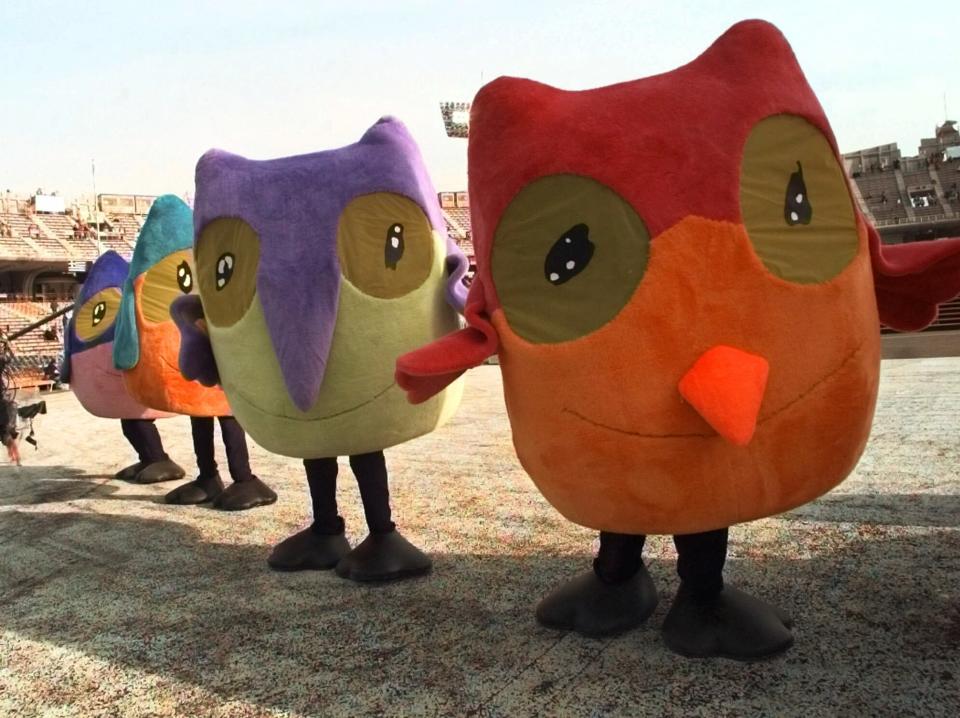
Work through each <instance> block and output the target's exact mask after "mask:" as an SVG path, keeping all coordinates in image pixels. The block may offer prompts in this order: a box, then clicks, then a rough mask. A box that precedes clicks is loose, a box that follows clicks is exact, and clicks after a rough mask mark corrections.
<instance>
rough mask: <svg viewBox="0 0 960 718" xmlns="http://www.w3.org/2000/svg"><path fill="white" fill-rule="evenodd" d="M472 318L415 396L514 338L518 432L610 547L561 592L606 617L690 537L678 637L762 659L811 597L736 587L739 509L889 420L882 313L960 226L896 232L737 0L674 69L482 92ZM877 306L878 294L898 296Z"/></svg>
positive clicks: (938, 266)
mask: <svg viewBox="0 0 960 718" xmlns="http://www.w3.org/2000/svg"><path fill="white" fill-rule="evenodd" d="M469 177H470V195H471V197H470V199H471V212H472V218H473V221H472V224H473V230H474V243H475V247H476V250H477V266H478V270H477V271H478V276H477V278H476V280H475V281H474V284H473V285H472V286H471V289H470V295H469V297H468V301H467V307H466V317H467V321H468V323H469V325H470V326H469V328H467V329H465V330H463V331H461V332H458V333H455V334H453V335H451V336H449V337H446V338H444V339H441V340H440V341H438V342H436V343H435V344H434V345H432V346H429V347H426V348H424V349H422V350H419V351H417V352H414V353H411V354H409V355H406V356H404V357H401V359H400V360H399V362H398V376H397V378H398V382H399V383H400V384H401V386H404V387H405V388H407V389H408V391H409V394H410V397H411V400H413V401H419V400H423V399H424V398H426V397H428V396H430V395H431V394H432V393H433V392H434V391H436V390H437V389H438V388H440V387H442V386H444V385H445V383H446V382H447V381H449V380H450V379H452V378H453V377H456V376H459V374H460V373H461V372H462V371H463V370H464V369H465V368H467V367H469V366H473V365H476V364H478V363H480V362H481V361H482V360H483V359H484V358H485V357H486V356H488V355H490V354H492V353H494V352H497V353H498V354H499V357H500V365H501V369H502V372H503V384H504V394H505V398H506V404H507V410H508V413H509V417H510V422H511V427H512V430H513V438H514V443H515V446H516V450H517V454H518V456H519V458H520V461H521V463H522V464H523V466H524V468H525V469H526V470H527V472H528V473H529V474H530V476H531V477H532V479H533V480H534V482H535V483H536V484H537V486H538V488H539V489H540V490H541V491H542V492H543V494H544V495H545V496H546V498H547V499H548V500H549V501H550V502H551V503H552V504H553V505H554V506H555V507H556V508H557V509H558V510H559V511H561V512H562V513H563V514H564V515H565V516H566V517H568V518H569V519H571V520H572V521H576V522H578V523H581V524H583V525H585V526H589V527H592V528H595V529H599V530H600V531H601V532H602V534H601V549H600V554H599V555H598V557H597V561H596V562H595V571H594V572H593V573H591V574H587V575H585V576H581V577H579V578H577V579H575V580H574V581H572V582H571V583H569V584H567V585H566V586H564V587H561V588H560V589H559V590H558V591H556V592H555V593H554V594H553V595H551V596H549V597H548V598H547V599H546V600H545V601H544V602H543V603H541V605H540V607H539V608H538V618H539V619H540V620H541V621H542V622H544V623H546V624H548V625H555V626H562V627H568V628H574V629H577V630H580V631H582V632H584V633H593V634H602V633H613V632H617V631H619V630H624V629H625V628H629V627H631V626H633V625H636V624H637V623H639V622H640V621H642V620H644V619H645V618H646V617H647V616H648V615H649V613H650V612H651V611H652V610H653V607H654V605H655V603H656V592H655V589H654V588H653V585H652V582H651V581H650V579H649V576H648V575H647V574H646V572H645V570H644V569H643V565H642V562H641V560H640V550H641V548H642V545H643V534H646V533H670V534H674V535H675V542H676V544H677V550H678V555H679V559H678V572H679V574H680V577H681V588H680V591H679V592H678V594H677V599H676V601H675V602H674V605H673V607H672V608H671V611H670V614H669V615H668V617H667V620H666V622H665V625H664V636H665V639H666V641H667V643H668V645H669V646H670V647H671V648H673V649H674V650H676V651H678V652H680V653H684V654H690V655H728V656H732V657H735V658H751V657H757V656H760V655H765V654H769V653H775V652H777V651H780V650H783V649H785V648H787V647H788V646H789V645H790V643H791V641H792V636H791V634H790V631H789V630H788V629H789V621H788V620H787V619H786V617H784V616H783V615H782V614H781V613H780V612H779V611H777V610H776V609H775V608H773V607H771V606H768V605H766V604H764V603H762V602H760V601H758V600H757V599H754V598H751V597H750V596H747V595H746V594H744V593H741V592H739V591H737V590H736V589H735V588H733V587H731V586H724V584H723V580H722V568H723V561H724V558H725V555H726V540H727V529H726V527H728V526H730V525H731V524H734V523H737V522H741V521H749V520H751V519H755V518H759V517H763V516H769V515H771V514H775V513H778V512H781V511H785V510H787V509H790V508H792V507H795V506H798V505H800V504H802V503H804V502H807V501H811V500H812V499H814V498H816V497H817V496H820V495H821V494H823V493H824V492H826V491H828V490H829V489H830V488H832V487H833V486H835V485H836V484H837V483H839V482H840V481H842V480H843V479H844V477H846V476H847V474H848V473H849V472H850V471H851V469H852V468H853V467H854V465H855V463H856V461H857V459H858V458H859V456H860V454H861V452H862V450H863V447H864V445H865V443H866V440H867V436H868V433H869V429H870V424H871V420H872V416H873V409H874V402H875V399H876V394H877V384H878V375H879V356H880V351H879V347H880V339H879V331H878V329H879V319H883V321H884V322H886V323H887V324H889V325H891V326H893V327H897V328H907V329H916V328H920V327H922V326H923V325H924V324H926V323H927V322H929V321H930V320H931V319H932V318H933V317H934V316H935V314H936V305H937V303H939V302H941V301H944V300H946V299H948V298H950V297H952V296H954V295H955V294H956V293H957V292H958V290H960V253H958V251H960V246H958V243H957V242H955V241H951V240H945V241H938V242H934V243H929V244H911V245H903V246H897V247H883V248H881V246H880V244H879V238H878V236H877V234H876V232H875V230H873V228H871V227H870V226H868V225H867V223H866V222H865V220H864V218H863V217H862V216H861V214H860V213H859V211H858V210H857V208H856V206H855V204H854V202H853V200H852V198H851V195H850V192H849V189H848V186H847V180H846V177H845V175H844V172H843V169H842V166H841V164H840V160H839V158H838V153H837V148H836V142H835V140H834V138H833V135H832V133H831V131H830V128H829V125H828V124H827V120H826V117H825V116H824V113H823V110H822V109H821V107H820V105H819V103H818V102H817V99H816V97H815V96H814V94H813V92H812V91H811V89H810V87H809V86H808V85H807V82H806V80H805V78H804V76H803V73H802V72H801V70H800V68H799V66H798V64H797V62H796V59H795V57H794V55H793V53H792V51H791V49H790V47H789V45H788V44H787V42H786V41H785V40H784V38H783V36H782V35H781V34H780V33H779V32H778V31H777V30H776V28H774V27H773V26H771V25H769V24H767V23H764V22H760V21H749V22H744V23H740V24H738V25H736V26H734V27H733V28H732V29H730V30H729V31H728V32H727V33H726V34H725V35H724V36H723V37H721V38H720V39H719V40H717V42H716V43H714V45H713V46H712V47H710V48H709V49H708V50H707V51H706V52H705V53H703V55H701V56H700V57H699V58H697V59H696V60H694V61H693V62H691V63H690V64H688V65H686V66H684V67H681V68H679V69H677V70H674V71H672V72H668V73H665V74H662V75H658V76H654V77H650V78H646V79H641V80H637V81H634V82H626V83H622V84H619V85H613V86H610V87H603V88H599V89H594V90H587V91H583V92H568V91H563V90H558V89H555V88H552V87H548V86H546V85H543V84H540V83H537V82H533V81H530V80H522V79H513V78H500V79H498V80H495V81H494V82H492V83H490V84H489V85H487V86H485V87H484V88H482V89H481V90H480V92H479V94H478V95H477V97H476V100H475V102H474V104H473V108H472V117H471V125H470V141H469ZM878 306H879V315H880V316H879V318H878Z"/></svg>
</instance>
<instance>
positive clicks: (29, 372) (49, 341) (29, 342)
mask: <svg viewBox="0 0 960 718" xmlns="http://www.w3.org/2000/svg"><path fill="white" fill-rule="evenodd" d="M50 313H51V308H50V305H49V304H48V303H47V302H27V301H14V302H0V331H2V332H3V334H4V336H7V335H10V334H13V333H15V332H17V331H20V330H21V329H23V328H25V327H27V326H29V325H30V324H33V323H34V322H36V321H37V320H38V319H41V318H43V317H45V316H47V315H48V314H50ZM45 329H46V330H48V331H50V332H52V333H53V334H52V335H51V334H48V333H45V332H44V330H45ZM48 337H51V338H48ZM10 347H11V349H12V350H13V354H14V358H13V359H12V361H11V369H12V370H13V379H14V385H15V386H18V387H21V388H23V387H40V388H43V387H49V386H51V385H52V384H53V380H52V379H50V378H49V377H48V376H46V375H45V374H44V369H45V367H46V366H47V365H48V364H49V363H50V362H51V361H53V362H54V363H55V364H58V363H59V361H60V356H61V355H62V354H63V336H62V325H61V323H60V322H59V321H58V320H53V321H52V322H50V323H49V324H47V325H46V326H45V327H42V328H38V329H34V330H33V331H31V332H28V333H27V334H25V335H23V336H22V337H19V338H18V339H15V340H13V341H12V342H11V343H10Z"/></svg>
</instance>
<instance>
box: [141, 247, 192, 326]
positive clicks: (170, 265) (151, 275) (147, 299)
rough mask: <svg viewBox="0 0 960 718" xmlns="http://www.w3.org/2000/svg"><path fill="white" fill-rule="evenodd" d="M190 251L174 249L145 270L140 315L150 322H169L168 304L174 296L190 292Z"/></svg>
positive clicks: (171, 302)
mask: <svg viewBox="0 0 960 718" xmlns="http://www.w3.org/2000/svg"><path fill="white" fill-rule="evenodd" d="M192 263H193V257H192V253H191V251H190V250H188V249H184V250H181V251H179V252H174V253H173V254H170V255H168V256H166V257H164V258H163V259H161V260H160V261H159V262H157V263H156V264H155V265H153V266H152V267H151V268H150V269H149V270H147V272H146V274H145V276H144V278H143V288H142V289H141V291H140V308H141V311H142V312H143V318H144V319H146V320H147V321H151V322H157V323H159V322H169V321H172V320H171V318H170V305H171V304H173V301H174V300H175V299H176V298H177V297H181V296H183V295H184V294H190V293H191V292H192V291H193V284H194V282H193V267H192V266H191V264H192Z"/></svg>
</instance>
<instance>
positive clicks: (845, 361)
mask: <svg viewBox="0 0 960 718" xmlns="http://www.w3.org/2000/svg"><path fill="white" fill-rule="evenodd" d="M861 349H863V342H861V343H860V344H859V345H858V346H857V348H856V349H854V350H853V351H852V352H850V353H849V354H848V355H847V356H846V357H845V358H844V359H843V361H842V362H840V364H839V365H838V366H837V367H836V368H835V369H834V370H833V371H831V372H829V373H827V374H825V375H824V376H822V377H821V378H820V379H818V380H817V381H816V382H814V383H813V384H812V385H811V386H810V387H809V388H807V390H806V391H803V392H801V393H800V394H798V395H797V396H795V397H794V398H793V399H791V400H790V401H788V402H787V403H786V404H784V405H783V406H781V407H779V408H777V409H774V410H773V411H771V412H770V413H769V414H766V415H763V416H760V417H759V418H758V419H757V426H762V425H763V424H765V423H767V422H768V421H769V420H770V419H773V418H775V417H777V416H779V415H780V414H782V413H783V412H784V411H786V410H787V409H789V408H790V407H792V406H794V405H795V404H797V403H798V402H799V401H802V400H803V399H804V398H805V397H807V396H809V395H810V394H811V393H812V392H813V391H815V390H816V389H817V387H819V386H821V385H822V384H824V383H825V382H827V381H829V380H830V379H831V378H833V377H834V376H835V375H836V374H838V373H839V372H840V371H841V370H842V369H843V368H844V367H845V366H847V364H849V363H850V362H851V361H853V360H854V358H856V356H857V355H858V354H859V353H860V350H861ZM560 413H561V414H570V415H571V416H575V417H576V418H578V419H580V420H581V421H584V422H586V423H588V424H591V425H593V426H596V427H599V428H601V429H606V430H607V431H613V432H616V433H617V434H623V435H624V436H633V437H636V438H640V439H709V438H713V437H716V436H717V433H716V432H703V431H698V432H690V433H675V434H644V433H640V432H639V431H630V430H629V429H622V428H620V427H617V426H610V425H609V424H603V423H601V422H599V421H594V420H593V419H590V418H588V417H586V416H584V415H583V414H581V413H579V412H577V411H574V410H573V409H567V408H564V409H563V410H562V411H561V412H560Z"/></svg>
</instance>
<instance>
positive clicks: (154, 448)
mask: <svg viewBox="0 0 960 718" xmlns="http://www.w3.org/2000/svg"><path fill="white" fill-rule="evenodd" d="M120 428H121V430H122V431H123V435H124V436H125V437H126V438H127V441H129V442H130V445H131V446H132V447H133V448H134V450H135V451H136V452H137V457H138V459H139V461H137V463H135V464H132V465H130V466H128V467H126V468H125V469H121V470H120V471H118V472H117V473H116V474H115V475H114V478H116V479H119V480H121V481H136V482H137V483H139V484H154V483H157V482H158V481H173V480H175V479H182V478H183V475H184V474H185V473H186V472H185V471H184V470H183V468H182V467H180V466H178V465H177V464H176V463H174V462H173V461H171V460H170V457H169V456H167V453H166V452H165V451H164V450H163V441H162V440H161V438H160V432H159V431H157V426H156V424H155V423H154V420H153V419H121V420H120Z"/></svg>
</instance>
